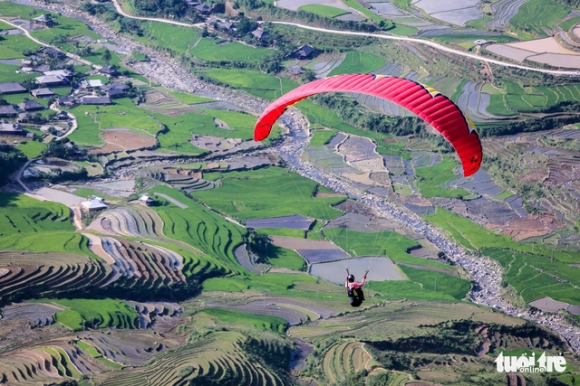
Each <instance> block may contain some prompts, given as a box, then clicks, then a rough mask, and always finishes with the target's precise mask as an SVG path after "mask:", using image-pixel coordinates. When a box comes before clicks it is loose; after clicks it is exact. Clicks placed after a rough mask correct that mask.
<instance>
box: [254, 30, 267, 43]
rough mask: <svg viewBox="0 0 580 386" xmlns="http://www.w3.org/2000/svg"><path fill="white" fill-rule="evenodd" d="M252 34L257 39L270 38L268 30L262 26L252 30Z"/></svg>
mask: <svg viewBox="0 0 580 386" xmlns="http://www.w3.org/2000/svg"><path fill="white" fill-rule="evenodd" d="M252 35H253V36H254V37H255V38H256V39H258V40H259V41H263V40H265V39H268V37H269V36H270V34H269V33H268V31H264V30H263V29H262V28H258V29H256V30H254V31H252Z"/></svg>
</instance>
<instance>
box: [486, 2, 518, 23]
mask: <svg viewBox="0 0 580 386" xmlns="http://www.w3.org/2000/svg"><path fill="white" fill-rule="evenodd" d="M527 1H528V0H500V1H498V2H497V3H493V4H492V5H491V10H492V11H493V13H494V18H493V20H491V21H489V22H488V23H487V24H486V26H487V27H489V28H490V29H493V28H495V29H506V28H509V27H510V23H509V22H510V19H511V18H512V17H514V16H515V15H517V13H518V10H519V8H520V7H521V6H522V5H523V4H524V3H526V2H527Z"/></svg>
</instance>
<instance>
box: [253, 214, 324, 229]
mask: <svg viewBox="0 0 580 386" xmlns="http://www.w3.org/2000/svg"><path fill="white" fill-rule="evenodd" d="M313 221H314V219H312V218H308V217H304V216H300V215H293V216H282V217H271V218H258V219H254V220H246V226H247V227H249V228H254V229H260V228H287V229H302V230H308V228H310V225H311V224H312V222H313Z"/></svg>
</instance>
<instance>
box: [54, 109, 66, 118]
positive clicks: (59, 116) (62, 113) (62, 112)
mask: <svg viewBox="0 0 580 386" xmlns="http://www.w3.org/2000/svg"><path fill="white" fill-rule="evenodd" d="M56 119H69V116H68V113H67V112H66V111H64V110H61V111H59V112H58V114H56Z"/></svg>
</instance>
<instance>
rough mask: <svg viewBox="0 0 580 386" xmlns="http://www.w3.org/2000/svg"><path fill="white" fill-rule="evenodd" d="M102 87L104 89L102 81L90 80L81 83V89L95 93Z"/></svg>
mask: <svg viewBox="0 0 580 386" xmlns="http://www.w3.org/2000/svg"><path fill="white" fill-rule="evenodd" d="M101 87H103V81H102V80H100V79H88V80H83V81H82V82H81V89H83V90H85V91H93V90H95V89H97V88H101Z"/></svg>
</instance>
